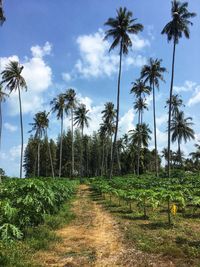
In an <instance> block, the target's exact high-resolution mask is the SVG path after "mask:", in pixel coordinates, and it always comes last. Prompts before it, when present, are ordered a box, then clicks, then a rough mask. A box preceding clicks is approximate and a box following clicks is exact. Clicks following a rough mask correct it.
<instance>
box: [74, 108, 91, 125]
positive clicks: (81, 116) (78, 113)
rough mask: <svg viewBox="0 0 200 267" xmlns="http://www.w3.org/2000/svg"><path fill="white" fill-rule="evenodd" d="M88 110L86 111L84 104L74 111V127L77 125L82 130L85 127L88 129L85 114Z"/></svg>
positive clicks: (87, 119)
mask: <svg viewBox="0 0 200 267" xmlns="http://www.w3.org/2000/svg"><path fill="white" fill-rule="evenodd" d="M88 112H89V110H87V108H86V106H85V105H84V104H81V105H80V106H79V107H78V108H77V109H76V110H75V113H74V114H75V117H74V125H77V126H78V127H81V128H82V129H83V128H84V127H85V126H86V127H89V122H88V121H89V120H90V118H89V116H87V113H88Z"/></svg>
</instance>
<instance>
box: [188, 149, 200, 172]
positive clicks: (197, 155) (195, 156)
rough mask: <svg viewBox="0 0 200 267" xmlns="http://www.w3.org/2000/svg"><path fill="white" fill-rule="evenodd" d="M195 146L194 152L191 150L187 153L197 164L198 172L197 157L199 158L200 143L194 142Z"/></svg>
mask: <svg viewBox="0 0 200 267" xmlns="http://www.w3.org/2000/svg"><path fill="white" fill-rule="evenodd" d="M195 147H196V151H195V152H191V153H190V154H189V155H190V156H191V157H192V159H193V161H194V163H195V165H196V166H197V169H198V172H199V171H200V169H199V159H200V145H199V144H195Z"/></svg>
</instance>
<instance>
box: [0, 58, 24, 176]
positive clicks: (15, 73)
mask: <svg viewBox="0 0 200 267" xmlns="http://www.w3.org/2000/svg"><path fill="white" fill-rule="evenodd" d="M23 68H24V67H23V66H21V65H20V63H19V62H17V61H10V62H9V63H8V64H7V65H6V67H5V70H4V71H2V72H1V74H2V82H1V84H6V85H5V88H6V89H8V90H9V91H10V93H12V92H13V91H16V90H17V91H18V96H19V109H20V125H21V160H20V178H22V164H23V150H24V135H23V118H22V101H21V90H22V89H23V88H24V89H25V90H27V85H26V81H25V79H24V77H23V76H22V75H21V73H22V70H23Z"/></svg>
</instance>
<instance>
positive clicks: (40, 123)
mask: <svg viewBox="0 0 200 267" xmlns="http://www.w3.org/2000/svg"><path fill="white" fill-rule="evenodd" d="M48 116H49V113H46V111H43V112H38V113H36V114H35V117H34V118H33V121H34V122H33V123H29V124H30V125H31V126H32V129H31V130H30V131H29V132H33V131H34V132H35V139H36V140H37V143H38V149H37V153H38V155H37V160H38V161H37V162H38V166H37V167H38V170H37V175H38V177H39V176H40V144H41V139H42V137H43V136H44V137H46V139H47V143H48V150H49V158H50V163H51V170H52V176H53V178H54V168H53V162H52V156H51V150H50V146H49V142H48V133H47V129H48V127H49V119H48Z"/></svg>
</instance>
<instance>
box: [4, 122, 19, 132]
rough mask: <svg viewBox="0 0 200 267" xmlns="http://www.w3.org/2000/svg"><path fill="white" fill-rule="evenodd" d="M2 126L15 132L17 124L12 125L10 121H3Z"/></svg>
mask: <svg viewBox="0 0 200 267" xmlns="http://www.w3.org/2000/svg"><path fill="white" fill-rule="evenodd" d="M4 127H5V128H6V129H7V130H8V131H10V132H16V131H17V126H15V125H12V124H11V123H8V122H5V123H4Z"/></svg>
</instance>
